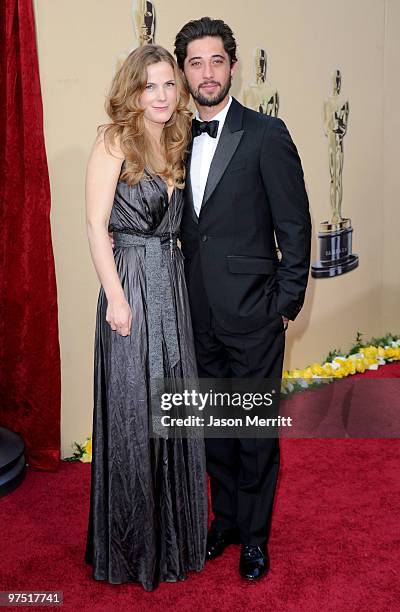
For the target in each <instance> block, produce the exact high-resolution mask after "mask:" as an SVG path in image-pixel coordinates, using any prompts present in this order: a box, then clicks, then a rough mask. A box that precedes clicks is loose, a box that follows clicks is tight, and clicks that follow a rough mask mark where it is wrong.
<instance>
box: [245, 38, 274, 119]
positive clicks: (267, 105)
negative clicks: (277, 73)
mask: <svg viewBox="0 0 400 612" xmlns="http://www.w3.org/2000/svg"><path fill="white" fill-rule="evenodd" d="M254 64H255V75H256V76H255V83H254V84H253V85H250V86H249V87H248V88H247V89H246V90H245V92H244V96H243V101H244V105H245V106H247V107H248V108H252V109H253V110H255V111H258V112H259V113H262V114H263V115H272V116H273V117H277V116H278V111H279V94H278V92H277V90H276V89H274V88H273V87H272V86H271V85H270V83H269V82H268V81H267V54H266V53H265V50H264V49H261V48H259V47H257V48H256V49H255V50H254Z"/></svg>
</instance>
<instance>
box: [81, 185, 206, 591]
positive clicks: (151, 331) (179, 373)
mask: <svg viewBox="0 0 400 612" xmlns="http://www.w3.org/2000/svg"><path fill="white" fill-rule="evenodd" d="M183 203H184V202H183V191H182V190H180V189H176V188H175V189H174V191H173V193H172V196H171V199H170V201H169V202H168V191H167V186H166V184H165V183H164V181H162V179H160V178H159V177H157V176H151V175H149V174H146V176H145V177H144V178H143V179H142V180H141V181H140V182H139V183H138V184H137V185H134V186H131V187H129V186H128V185H127V184H126V183H125V182H122V181H119V182H118V184H117V188H116V192H115V198H114V203H113V208H112V212H111V216H110V222H109V229H110V231H113V232H114V239H116V238H117V239H116V247H115V249H114V258H115V263H116V267H117V271H118V274H119V278H120V280H121V284H122V287H123V289H124V293H125V296H126V298H127V300H128V302H129V304H130V307H131V309H132V314H133V320H132V327H131V335H130V336H127V337H123V336H120V335H119V334H118V333H117V332H115V331H112V329H111V327H110V325H109V324H108V323H107V322H106V309H107V299H106V296H105V293H104V290H103V288H100V293H99V299H98V306H97V319H96V337H95V359H94V412H93V454H92V467H91V493H90V510H89V521H88V532H87V540H86V552H85V560H86V562H87V563H90V564H92V566H93V578H94V579H96V580H107V581H108V582H110V583H112V584H120V583H124V582H131V581H132V582H139V583H141V584H142V585H143V587H144V588H145V589H146V590H148V591H150V590H152V589H154V588H155V587H156V586H157V584H158V583H159V582H160V581H176V580H182V579H184V578H185V577H186V574H187V572H188V571H189V570H195V571H200V570H201V569H202V567H203V565H204V558H205V544H206V535H207V489H206V468H205V453H204V440H202V439H200V438H188V439H173V438H168V439H166V438H164V437H156V438H154V437H150V436H149V395H150V373H151V370H152V368H153V371H154V368H156V369H157V367H156V366H155V365H154V364H158V366H160V364H161V365H162V370H163V374H164V376H165V377H166V378H168V379H182V378H194V377H195V376H196V375H197V371H196V361H195V354H194V344H193V336H192V329H191V320H190V311H189V304H188V296H187V291H186V285H185V280H184V272H183V255H182V254H181V251H180V249H179V248H176V249H174V251H173V257H171V250H170V244H169V239H170V230H171V232H172V234H173V235H174V236H176V234H177V232H178V230H179V225H180V221H181V216H182V209H183ZM168 208H169V210H168ZM118 237H119V238H118ZM132 242H133V243H134V244H132ZM150 245H151V248H150ZM149 262H150V264H152V265H149ZM154 275H158V276H157V278H155V277H154V278H153V276H154ZM157 287H162V288H163V290H160V291H161V293H159V295H158V302H157V299H156V298H157V296H155V293H156V292H157ZM149 291H150V292H153V293H152V294H151V295H150V296H149V295H148V292H149ZM154 292H155V293H154ZM160 300H161V304H160ZM157 325H158V328H157V329H155V326H157ZM171 326H172V327H171ZM171 330H172V331H171ZM171 339H172V340H171ZM171 347H172V348H171ZM150 362H151V363H150Z"/></svg>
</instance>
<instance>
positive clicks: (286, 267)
mask: <svg viewBox="0 0 400 612" xmlns="http://www.w3.org/2000/svg"><path fill="white" fill-rule="evenodd" d="M260 170H261V175H262V178H263V182H264V186H265V190H266V192H267V195H268V200H269V203H270V207H271V212H272V218H273V222H274V229H275V233H276V237H277V241H278V245H279V249H280V251H281V253H282V259H281V261H280V264H279V268H278V272H277V279H278V286H279V295H278V311H279V312H280V313H281V314H282V315H284V316H286V317H288V318H289V319H292V320H294V319H295V318H296V316H297V315H298V314H299V312H300V310H301V307H302V306H303V302H304V296H305V291H306V287H307V281H308V272H309V267H310V251H311V219H310V212H309V205H308V197H307V193H306V189H305V185H304V175H303V169H302V166H301V161H300V158H299V155H298V153H297V149H296V146H295V145H294V143H293V141H292V139H291V137H290V134H289V132H288V130H287V128H286V126H285V124H284V122H283V121H282V120H281V119H278V118H270V120H269V121H268V125H267V126H266V129H265V133H264V137H263V142H262V146H261V155H260Z"/></svg>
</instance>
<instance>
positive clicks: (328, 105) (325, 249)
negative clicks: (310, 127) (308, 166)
mask: <svg viewBox="0 0 400 612" xmlns="http://www.w3.org/2000/svg"><path fill="white" fill-rule="evenodd" d="M341 85H342V77H341V73H340V70H335V72H334V75H333V92H332V94H331V95H330V96H329V98H328V99H327V100H325V103H324V131H325V135H326V136H327V137H328V151H329V173H330V200H331V211H332V212H331V218H330V220H329V221H323V222H322V223H320V226H319V233H318V243H319V260H318V261H317V262H315V263H314V264H313V265H312V266H311V275H312V276H313V277H314V278H324V277H330V276H338V275H340V274H344V273H345V272H349V271H350V270H353V269H354V268H357V266H358V256H357V255H354V254H352V251H351V249H352V233H353V228H352V227H351V220H350V219H345V218H343V217H342V199H343V182H342V176H343V139H344V137H345V135H346V132H347V125H348V120H349V110H350V107H349V102H348V100H346V99H344V98H343V97H342V96H341V95H340V90H341Z"/></svg>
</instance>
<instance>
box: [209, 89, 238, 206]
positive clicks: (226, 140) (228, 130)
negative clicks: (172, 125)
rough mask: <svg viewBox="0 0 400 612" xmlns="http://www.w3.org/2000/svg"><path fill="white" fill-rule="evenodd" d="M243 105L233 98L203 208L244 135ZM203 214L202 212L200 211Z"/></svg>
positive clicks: (216, 152)
mask: <svg viewBox="0 0 400 612" xmlns="http://www.w3.org/2000/svg"><path fill="white" fill-rule="evenodd" d="M243 110H244V109H243V106H242V105H241V104H239V102H237V100H235V99H234V98H233V100H232V104H231V107H230V109H229V111H228V114H227V117H226V120H225V123H224V127H223V128H222V132H221V136H220V139H219V141H218V145H217V148H216V150H215V153H214V157H213V159H212V162H211V166H210V171H209V173H208V178H207V183H206V188H205V190H204V197H203V202H202V205H201V210H203V208H204V206H205V205H206V204H207V202H208V200H209V199H210V197H211V195H212V194H213V192H214V190H215V188H216V187H217V185H218V183H219V181H220V180H221V177H222V175H223V173H224V172H225V170H226V168H227V166H228V164H229V162H230V161H231V159H232V157H233V154H234V153H235V151H236V149H237V148H238V146H239V142H240V140H241V138H242V136H243V129H240V128H241V127H242V116H243ZM200 214H201V213H200Z"/></svg>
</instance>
